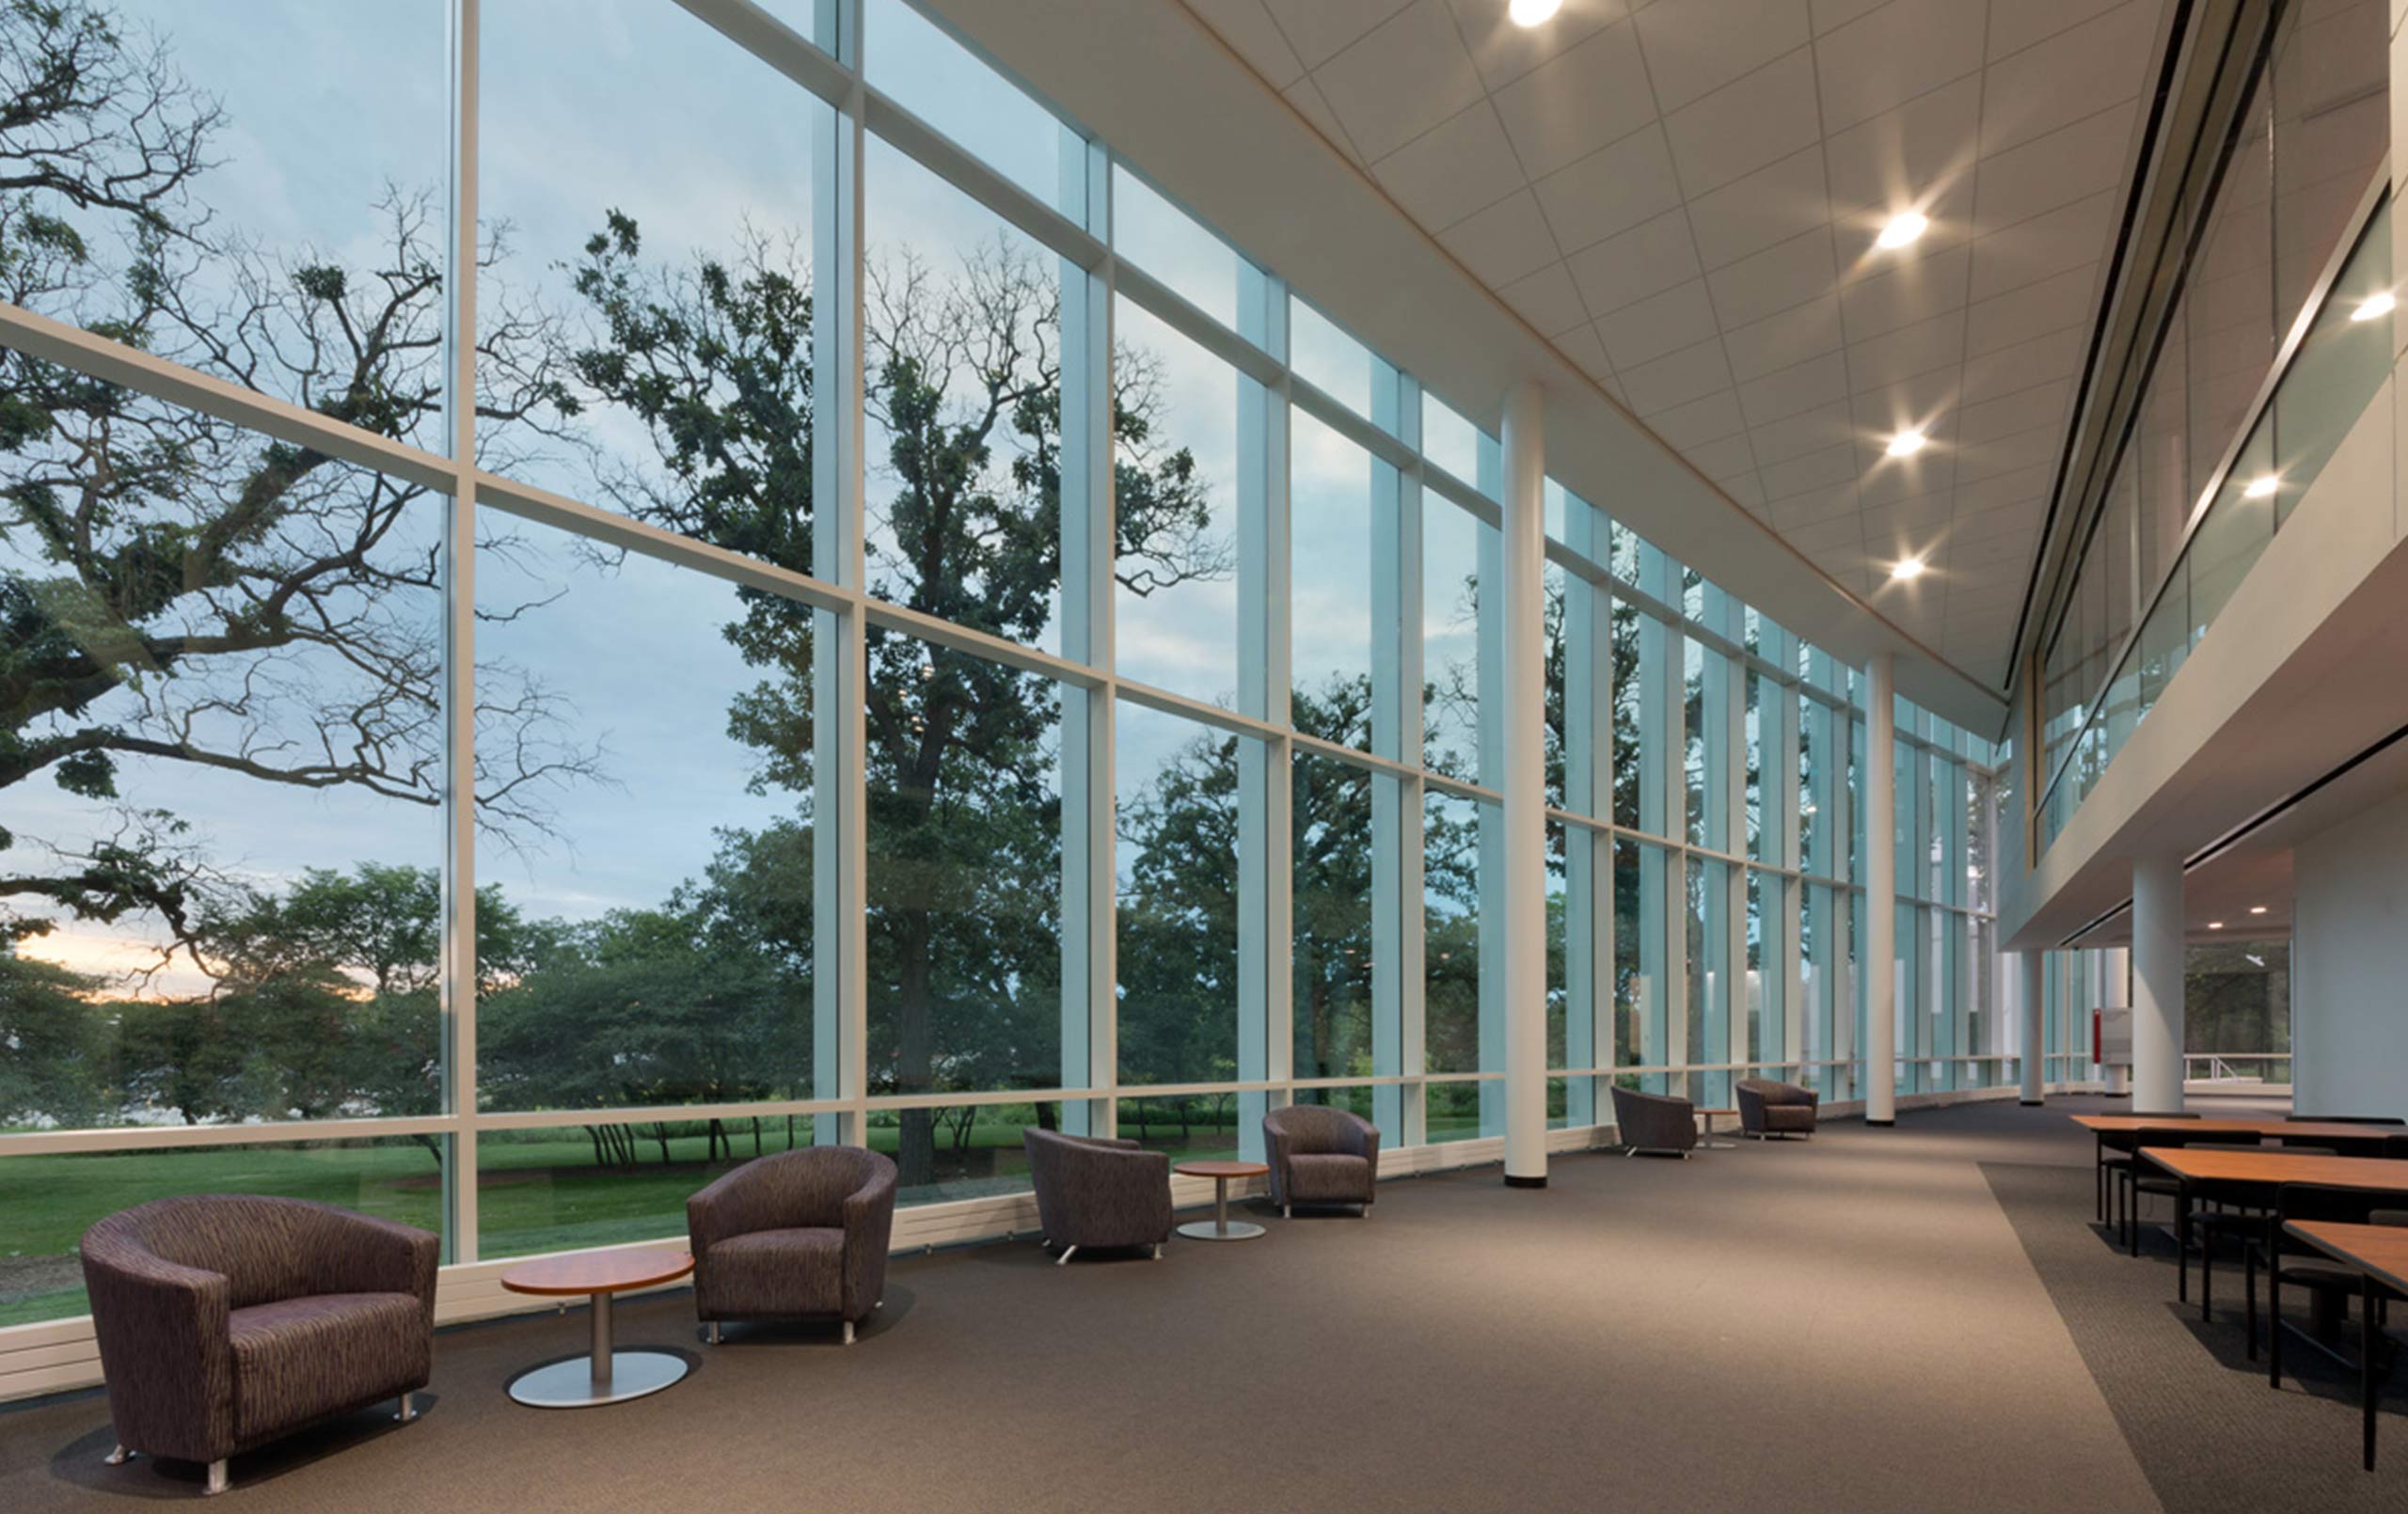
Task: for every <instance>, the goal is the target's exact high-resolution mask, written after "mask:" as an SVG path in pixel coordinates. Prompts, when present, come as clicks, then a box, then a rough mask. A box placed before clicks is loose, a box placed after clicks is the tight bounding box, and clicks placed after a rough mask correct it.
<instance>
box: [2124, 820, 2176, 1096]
mask: <svg viewBox="0 0 2408 1514" xmlns="http://www.w3.org/2000/svg"><path fill="white" fill-rule="evenodd" d="M2182 935H2183V932H2182V861H2181V859H2179V858H2175V857H2166V858H2144V859H2142V860H2139V861H2136V862H2134V863H2133V864H2132V1108H2134V1109H2135V1110H2143V1111H2147V1112H2149V1113H2153V1114H2157V1113H2162V1114H2172V1113H2177V1112H2179V1111H2180V1110H2181V1108H2182Z"/></svg>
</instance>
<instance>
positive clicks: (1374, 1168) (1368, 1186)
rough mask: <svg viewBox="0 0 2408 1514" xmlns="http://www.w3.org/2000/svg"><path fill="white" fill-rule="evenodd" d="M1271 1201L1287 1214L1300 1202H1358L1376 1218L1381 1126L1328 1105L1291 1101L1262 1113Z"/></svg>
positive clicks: (1263, 1139)
mask: <svg viewBox="0 0 2408 1514" xmlns="http://www.w3.org/2000/svg"><path fill="white" fill-rule="evenodd" d="M1262 1148H1263V1159H1264V1160H1265V1161H1267V1162H1268V1163H1269V1164H1270V1167H1271V1202H1272V1203H1274V1204H1276V1205H1277V1206H1279V1212H1280V1214H1282V1215H1283V1216H1284V1215H1286V1214H1288V1213H1290V1212H1291V1210H1292V1209H1293V1208H1294V1207H1295V1206H1297V1205H1299V1204H1304V1205H1323V1204H1359V1205H1361V1206H1363V1218H1365V1219H1366V1220H1368V1219H1370V1217H1371V1203H1372V1201H1373V1200H1374V1199H1376V1198H1377V1197H1378V1196H1379V1179H1380V1128H1379V1127H1378V1126H1375V1125H1373V1124H1372V1123H1371V1122H1370V1121H1369V1120H1366V1119H1364V1118H1363V1117H1362V1116H1360V1115H1357V1114H1350V1113H1348V1112H1346V1111H1344V1110H1334V1109H1331V1108H1330V1107H1329V1106H1327V1105H1326V1104H1287V1105H1282V1106H1281V1107H1280V1108H1278V1109H1275V1110H1273V1111H1271V1112H1269V1113H1267V1114H1265V1115H1264V1116H1263V1117H1262Z"/></svg>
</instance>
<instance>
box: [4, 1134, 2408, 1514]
mask: <svg viewBox="0 0 2408 1514" xmlns="http://www.w3.org/2000/svg"><path fill="white" fill-rule="evenodd" d="M2103 1107H2104V1105H2103V1103H2102V1102H2096V1101H2084V1100H2078V1099H2060V1100H2052V1103H2051V1105H2050V1107H2049V1108H2048V1109H2047V1110H2046V1111H2030V1110H2022V1109H2019V1108H2017V1107H2016V1106H2014V1105H2012V1104H1985V1105H1976V1106H1968V1107H1963V1108H1959V1109H1956V1110H1950V1111H1942V1112H1910V1113H1908V1114H1906V1115H1904V1116H1903V1117H1902V1119H1901V1122H1900V1124H1899V1126H1898V1127H1897V1128H1895V1129H1893V1130H1888V1131H1869V1130H1866V1129H1864V1128H1861V1126H1858V1125H1855V1124H1853V1123H1837V1124H1833V1125H1830V1126H1827V1127H1826V1128H1825V1131H1824V1133H1823V1134H1822V1135H1821V1136H1819V1137H1817V1138H1816V1139H1815V1140H1814V1141H1813V1142H1812V1143H1788V1144H1777V1145H1769V1146H1759V1145H1755V1144H1752V1143H1743V1144H1742V1145H1741V1146H1740V1147H1739V1148H1738V1149H1735V1150H1728V1151H1710V1152H1701V1153H1699V1154H1698V1156H1697V1158H1696V1159H1694V1160H1690V1161H1686V1162H1683V1161H1667V1160H1650V1159H1624V1158H1622V1157H1621V1156H1619V1155H1612V1154H1581V1155H1577V1156H1570V1157H1560V1158H1558V1159H1556V1160H1555V1162H1554V1164H1553V1169H1552V1173H1553V1175H1552V1179H1551V1186H1550V1187H1549V1188H1548V1189H1547V1190H1546V1191H1544V1192H1528V1191H1512V1190H1508V1189H1506V1188H1504V1187H1503V1186H1502V1185H1501V1184H1500V1183H1499V1182H1498V1179H1497V1169H1495V1168H1493V1167H1492V1168H1480V1169H1473V1170H1470V1171H1467V1172H1461V1173H1455V1174H1450V1175H1439V1176H1431V1177H1422V1178H1417V1179H1411V1180H1406V1181H1402V1182H1397V1183H1391V1184H1387V1185H1385V1186H1384V1187H1383V1188H1382V1190H1381V1202H1380V1204H1379V1206H1377V1210H1376V1218H1374V1219H1372V1220H1370V1221H1369V1222H1362V1221H1357V1220H1355V1219H1353V1218H1351V1217H1349V1218H1335V1217H1333V1218H1325V1219H1324V1218H1313V1219H1307V1218H1301V1217H1300V1218H1298V1219H1296V1220H1293V1221H1290V1222H1280V1221H1278V1220H1277V1219H1276V1217H1275V1216H1272V1217H1270V1218H1269V1219H1268V1221H1267V1222H1268V1223H1269V1224H1270V1226H1271V1233H1270V1235H1269V1236H1268V1237H1267V1238H1264V1239H1261V1240H1259V1241H1255V1242H1252V1243H1248V1244H1243V1245H1227V1246H1212V1245H1208V1244H1202V1243H1197V1242H1193V1241H1180V1240H1174V1241H1173V1242H1172V1243H1171V1245H1170V1247H1169V1248H1168V1252H1167V1256H1166V1259H1165V1260H1164V1261H1162V1262H1159V1263H1155V1262H1148V1261H1144V1260H1127V1261H1121V1260H1117V1259H1097V1260H1094V1261H1088V1260H1087V1259H1085V1258H1084V1257H1082V1258H1081V1259H1080V1260H1078V1261H1074V1262H1073V1263H1072V1264H1071V1265H1070V1266H1069V1267H1067V1268H1060V1269H1057V1268H1054V1266H1052V1265H1051V1264H1050V1263H1049V1261H1048V1259H1047V1258H1046V1257H1045V1256H1044V1255H1043V1254H1041V1253H1040V1252H1039V1250H1038V1246H1037V1244H1036V1243H1035V1242H1034V1241H1033V1240H1028V1241H1022V1242H1018V1243H1013V1244H997V1245H989V1246H981V1247H976V1248H970V1249H965V1250H960V1251H955V1252H950V1253H943V1254H937V1255H933V1256H927V1257H911V1258H897V1260H896V1263H895V1267H894V1269H893V1271H892V1273H891V1275H890V1282H889V1285H888V1292H887V1306H886V1309H885V1311H884V1312H883V1314H882V1315H881V1316H880V1317H879V1320H878V1322H877V1323H876V1324H875V1325H873V1326H872V1327H871V1328H869V1329H868V1330H866V1331H865V1332H864V1333H863V1337H862V1340H861V1343H860V1344H859V1345H858V1346H856V1347H854V1348H851V1349H849V1350H848V1349H845V1348H842V1347H839V1346H837V1345H836V1344H834V1342H833V1339H832V1337H831V1336H829V1335H827V1334H826V1333H819V1332H785V1333H780V1332H762V1331H754V1332H751V1333H744V1332H733V1333H731V1335H730V1339H729V1341H728V1344H726V1345H725V1346H722V1347H721V1348H717V1349H708V1348H704V1347H703V1346H702V1345H700V1344H699V1339H698V1334H697V1332H696V1330H695V1328H694V1324H693V1318H692V1314H691V1301H690V1299H689V1296H688V1295H687V1294H685V1293H683V1292H678V1293H672V1294H668V1295H663V1296H659V1297H657V1298H651V1299H645V1300H641V1301H633V1302H629V1303H623V1304H622V1305H621V1306H620V1314H619V1340H620V1343H621V1344H622V1345H623V1346H642V1345H677V1346H682V1347H684V1348H688V1349H689V1350H691V1351H692V1352H693V1353H694V1354H695V1356H696V1358H697V1360H698V1362H699V1368H698V1370H697V1371H696V1373H695V1374H694V1376H693V1377H691V1378H690V1379H689V1380H687V1381H686V1382H684V1383H682V1384H680V1385H679V1386H677V1387H676V1388H673V1389H672V1390H670V1391H669V1392H667V1393H664V1394H661V1395H659V1396H656V1397H652V1398H646V1399H642V1400H638V1401H636V1402H633V1403H629V1404H625V1405H621V1406H618V1407H615V1408H610V1409H604V1410H595V1411H578V1412H549V1413H547V1412H544V1411H535V1410H528V1409H521V1408H519V1407H517V1406H515V1405H514V1404H512V1403H511V1402H510V1401H509V1400H508V1399H507V1398H506V1397H504V1396H503V1387H504V1385H505V1384H506V1383H507V1382H508V1381H509V1380H510V1379H511V1378H512V1377H513V1376H515V1374H516V1373H517V1372H519V1371H521V1370H523V1369H524V1368H526V1367H528V1366H530V1365H532V1364H537V1363H541V1362H544V1361H548V1360H552V1359H554V1358H557V1357H560V1356H563V1355H567V1354H570V1353H571V1352H574V1351H577V1350H579V1349H581V1348H582V1347H583V1342H584V1333H585V1321H584V1318H583V1317H582V1314H581V1312H572V1313H571V1314H570V1315H569V1316H567V1317H557V1316H543V1317H532V1318H519V1319H512V1320H505V1321H499V1322H496V1323H491V1324H485V1325H479V1326H469V1327H464V1328H461V1329H457V1330H452V1331H447V1332H445V1333H442V1334H441V1335H440V1336H439V1337H438V1338H437V1341H436V1378H435V1384H434V1387H433V1389H432V1391H431V1393H430V1394H429V1395H428V1396H427V1397H426V1399H425V1412H424V1413H423V1414H422V1415H421V1416H420V1420H419V1422H418V1423H416V1424H414V1425H411V1426H407V1427H402V1426H395V1425H392V1424H390V1423H389V1422H387V1421H385V1420H382V1419H379V1418H376V1417H373V1416H362V1417H360V1418H359V1419H357V1420H356V1421H353V1422H350V1423H346V1424H342V1425H338V1426H334V1427H328V1428H327V1429H325V1430H324V1431H321V1432H318V1433H316V1434H314V1435H311V1436H309V1437H304V1438H303V1439H302V1440H300V1441H297V1442H294V1443H288V1445H287V1446H285V1447H284V1448H281V1449H277V1450H271V1451H268V1452H263V1453H260V1454H257V1455H254V1456H250V1457H246V1458H241V1459H237V1460H236V1461H235V1463H234V1466H233V1475H234V1490H233V1491H232V1492H231V1493H230V1495H229V1497H228V1502H227V1503H226V1504H224V1505H223V1507H227V1508H242V1509H257V1510H261V1511H266V1510H326V1509H373V1510H377V1511H379V1514H399V1511H403V1510H414V1509H446V1510H451V1509H484V1508H492V1509H512V1510H539V1509H594V1510H601V1509H622V1508H628V1507H651V1508H674V1509H685V1508H704V1507H707V1508H711V1509H714V1510H719V1511H733V1510H750V1509H772V1508H775V1509H788V1508H798V1507H806V1506H807V1507H813V1508H826V1509H843V1510H876V1509H938V1508H942V1509H946V1510H974V1509H1097V1510H1106V1509H1109V1510H1128V1509H1139V1508H1142V1509H1184V1508H1198V1509H1200V1508H1207V1507H1226V1506H1229V1505H1230V1504H1231V1503H1233V1502H1244V1503H1250V1504H1258V1505H1270V1506H1279V1507H1289V1508H1302V1507H1311V1506H1325V1507H1330V1508H1345V1509H1391V1508H1392V1509H1407V1508H1411V1509H1433V1508H1441V1509H1450V1510H1465V1509H1554V1508H1582V1509H1623V1508H1628V1509H1649V1510H1656V1509H1664V1508H1682V1509H1695V1510H1740V1509H1750V1510H1753V1509H1763V1508H1768V1507H1777V1508H1782V1509H1788V1510H1803V1509H1826V1508H1828V1509H1846V1510H1851V1511H1860V1514H1861V1511H1872V1510H1885V1509H1895V1510H1928V1509H1941V1508H1952V1507H1962V1506H1979V1507H1981V1508H1982V1509H1983V1510H1984V1514H2003V1511H2005V1510H2015V1509H2036V1510H2038V1509H2048V1510H2062V1509H2067V1508H2081V1509H2084V1510H2097V1511H2120V1510H2144V1509H2156V1508H2164V1509H2168V1510H2177V1511H2189V1510H2202V1511H2204V1510H2209V1509H2214V1510H2218V1511H2223V1510H2230V1509H2236V1508H2245V1509H2253V1510H2280V1509H2292V1508H2297V1509H2309V1508H2313V1509H2317V1510H2320V1511H2341V1510H2352V1509H2361V1508H2364V1509H2375V1508H2387V1509H2398V1508H2400V1507H2402V1506H2408V1414H2402V1413H2401V1412H2400V1410H2401V1409H2402V1407H2403V1406H2408V1381H2403V1382H2402V1383H2401V1384H2400V1385H2397V1386H2395V1387H2394V1389H2393V1390H2392V1393H2391V1396H2390V1400H2389V1402H2388V1404H2387V1406H2386V1408H2387V1412H2386V1413H2385V1414H2384V1436H2385V1444H2384V1464H2383V1469H2382V1470H2381V1471H2380V1472H2378V1473H2377V1474H2375V1475H2372V1476H2369V1475H2366V1474H2364V1473H2361V1472H2360V1471H2358V1469H2357V1460H2356V1445H2357V1442H2356V1434H2357V1419H2356V1408H2355V1402H2354V1399H2353V1397H2352V1396H2351V1392H2350V1389H2349V1386H2348V1383H2349V1379H2348V1378H2347V1376H2346V1375H2345V1374H2344V1373H2342V1372H2341V1371H2340V1370H2339V1369H2337V1368H2332V1367H2327V1366H2324V1365H2323V1364H2320V1363H2317V1362H2315V1361H2313V1353H2312V1352H2310V1351H2307V1350H2305V1349H2302V1350H2300V1351H2297V1352H2295V1353H2293V1361H2294V1364H2297V1365H2300V1366H2301V1367H2303V1368H2304V1369H2306V1370H2308V1371H2309V1373H2310V1376H2309V1378H2308V1380H2307V1382H2306V1385H2305V1386H2303V1384H2302V1382H2301V1381H2300V1380H2297V1379H2294V1380H2291V1381H2289V1382H2288V1383H2287V1384H2286V1386H2285V1389H2284V1391H2282V1392H2281V1393H2279V1394H2278V1393H2274V1392H2273V1391H2271V1390H2269V1389H2268V1388H2267V1386H2266V1384H2265V1380H2264V1376H2263V1374H2262V1372H2260V1371H2257V1370H2255V1369H2252V1368H2250V1367H2249V1366H2248V1364H2245V1363H2243V1362H2242V1359H2241V1328H2240V1324H2239V1319H2238V1316H2237V1314H2232V1315H2228V1316H2226V1317H2220V1318H2219V1320H2218V1322H2217V1323H2216V1324H2214V1325H2212V1326H2208V1327H2201V1326H2199V1325H2198V1324H2197V1323H2196V1318H2197V1316H2196V1311H2195V1309H2189V1310H2183V1309H2178V1308H2176V1307H2175V1305H2174V1303H2173V1297H2174V1287H2173V1284H2174V1277H2173V1264H2172V1248H2171V1243H2170V1241H2167V1240H2163V1239H2160V1240H2159V1242H2158V1244H2157V1246H2156V1247H2155V1249H2154V1252H2153V1253H2152V1254H2147V1255H2145V1256H2144V1258H2143V1259H2141V1260H2138V1261H2133V1260H2131V1259H2128V1258H2126V1257H2125V1256H2124V1255H2123V1254H2121V1253H2119V1252H2117V1251H2115V1250H2114V1249H2112V1248H2111V1247H2110V1246H2109V1245H2108V1244H2107V1243H2106V1242H2105V1241H2104V1240H2103V1239H2102V1238H2101V1237H2100V1234H2099V1232H2098V1231H2097V1230H2096V1229H2095V1228H2094V1227H2093V1226H2092V1224H2091V1222H2090V1215H2091V1178H2090V1167H2089V1161H2090V1142H2089V1139H2088V1137H2087V1136H2086V1135H2084V1134H2083V1133H2082V1132H2081V1131H2079V1130H2077V1129H2076V1128H2073V1127H2072V1126H2070V1125H2069V1124H2068V1123H2067V1120H2066V1119H2065V1115H2066V1114H2067V1113H2068V1112H2078V1111H2080V1110H2082V1109H2083V1108H2103ZM2235 1275H2236V1277H2237V1274H2235ZM2224 1296H2225V1297H2226V1298H2227V1299H2229V1300H2230V1301H2231V1302H2233V1303H2234V1304H2236V1305H2237V1304H2238V1302H2239V1291H2238V1287H2237V1285H2235V1286H2234V1287H2233V1288H2231V1289H2229V1290H2227V1291H2226V1293H2225V1295H2224ZM111 1439H112V1437H111V1435H110V1433H109V1429H108V1417H107V1411H106V1406H105V1404H104V1402H103V1399H102V1398H101V1396H99V1395H98V1394H97V1393H87V1394H77V1395H71V1396H63V1397H58V1398H53V1399H49V1400H43V1401H40V1402H36V1403H31V1404H24V1405H17V1406H12V1407H8V1408H5V1409H0V1508H7V1509H10V1510H17V1509H24V1510H29V1511H30V1510H51V1509H60V1510H67V1509H77V1510H81V1509H94V1508H104V1507H109V1506H128V1505H130V1504H131V1503H133V1502H135V1501H138V1500H143V1499H158V1498H185V1497H191V1496H193V1495H194V1494H196V1493H197V1491H198V1475H199V1474H198V1469H197V1468H190V1467H183V1466H179V1465H175V1464H172V1463H169V1464H157V1463H153V1462H151V1461H150V1460H148V1459H137V1460H136V1461H135V1462H134V1463H133V1464H132V1465H130V1466H126V1467H122V1468H110V1467H106V1466H103V1464H102V1461H101V1458H102V1455H103V1453H104V1452H106V1451H107V1450H108V1448H109V1444H110V1442H111Z"/></svg>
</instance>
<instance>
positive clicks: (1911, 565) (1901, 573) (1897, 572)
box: [1890, 558, 1923, 584]
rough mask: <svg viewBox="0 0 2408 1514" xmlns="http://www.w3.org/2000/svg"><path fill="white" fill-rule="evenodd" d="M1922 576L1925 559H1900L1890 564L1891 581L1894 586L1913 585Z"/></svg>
mask: <svg viewBox="0 0 2408 1514" xmlns="http://www.w3.org/2000/svg"><path fill="white" fill-rule="evenodd" d="M1922 576H1923V559H1921V558H1900V559H1899V560H1897V561H1895V562H1893V563H1892V564H1890V581H1891V582H1892V583H1893V584H1903V583H1911V582H1912V581H1914V580H1915V579H1917V578H1920V577H1922Z"/></svg>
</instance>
